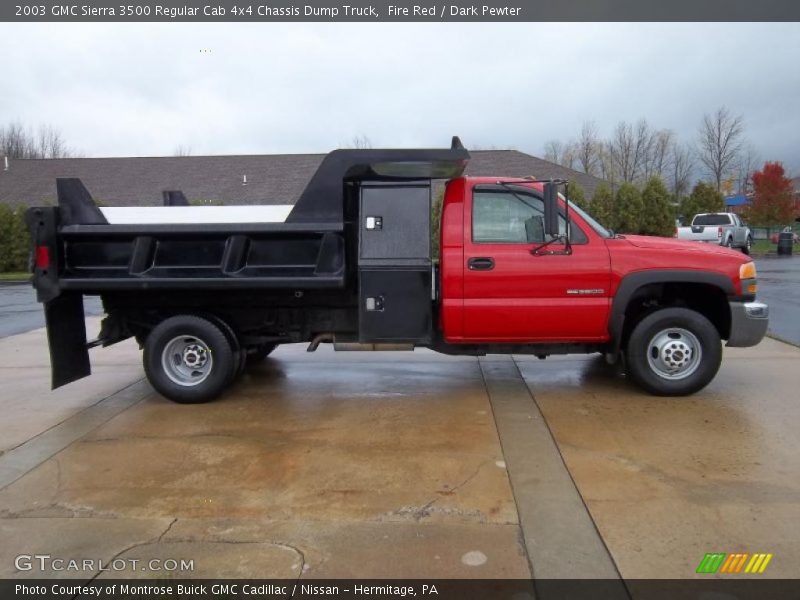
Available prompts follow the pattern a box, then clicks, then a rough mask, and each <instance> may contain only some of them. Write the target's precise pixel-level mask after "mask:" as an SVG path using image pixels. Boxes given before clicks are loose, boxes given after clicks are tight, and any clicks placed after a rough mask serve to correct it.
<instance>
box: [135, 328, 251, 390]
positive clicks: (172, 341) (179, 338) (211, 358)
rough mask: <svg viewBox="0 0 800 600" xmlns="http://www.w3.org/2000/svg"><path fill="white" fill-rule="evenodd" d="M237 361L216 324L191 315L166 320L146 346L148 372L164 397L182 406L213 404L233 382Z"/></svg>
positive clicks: (148, 337) (148, 338)
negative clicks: (210, 401) (211, 402)
mask: <svg viewBox="0 0 800 600" xmlns="http://www.w3.org/2000/svg"><path fill="white" fill-rule="evenodd" d="M237 366H238V365H237V357H236V355H235V353H234V351H233V348H231V344H230V342H229V341H228V338H227V336H226V335H225V334H224V333H223V332H222V331H221V330H220V328H219V327H217V326H216V325H215V324H213V323H212V322H210V321H208V320H206V319H203V318H200V317H195V316H191V315H179V316H175V317H170V318H168V319H165V320H164V321H162V322H161V323H159V324H158V325H156V327H155V328H153V330H152V331H151V332H150V334H149V335H148V336H147V339H146V340H145V344H144V371H145V373H146V375H147V379H148V380H149V381H150V384H151V385H152V386H153V387H154V388H155V389H156V390H157V391H158V392H159V393H160V394H161V395H163V396H165V397H166V398H169V399H170V400H172V401H174V402H179V403H182V404H198V403H201V402H208V401H209V400H213V399H214V398H216V397H217V396H218V395H219V394H221V393H222V391H223V390H224V389H225V388H226V387H227V385H228V384H229V383H230V382H231V380H232V379H233V376H234V373H235V372H236V368H237Z"/></svg>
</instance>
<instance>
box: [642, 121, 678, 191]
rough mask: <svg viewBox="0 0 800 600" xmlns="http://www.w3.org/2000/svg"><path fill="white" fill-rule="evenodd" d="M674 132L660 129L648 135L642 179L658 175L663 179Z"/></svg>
mask: <svg viewBox="0 0 800 600" xmlns="http://www.w3.org/2000/svg"><path fill="white" fill-rule="evenodd" d="M674 137H675V136H674V134H673V133H672V131H670V130H669V129H660V130H658V131H656V132H654V133H653V134H652V135H651V137H650V144H649V147H648V152H647V156H646V157H645V163H644V173H643V175H644V179H645V180H647V179H650V177H652V176H654V175H658V176H659V177H661V178H662V179H665V178H666V177H665V176H666V175H667V174H668V173H667V172H668V170H669V162H670V160H671V153H670V149H671V148H672V145H673V142H674Z"/></svg>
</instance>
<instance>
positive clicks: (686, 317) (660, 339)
mask: <svg viewBox="0 0 800 600" xmlns="http://www.w3.org/2000/svg"><path fill="white" fill-rule="evenodd" d="M625 352H626V353H625V358H626V362H627V367H628V373H629V374H630V376H631V378H632V379H633V380H634V381H635V382H636V383H637V384H639V385H640V386H641V387H642V388H644V389H645V390H647V391H648V392H650V393H651V394H655V395H657V396H686V395H689V394H693V393H694V392H697V391H698V390H701V389H703V388H704V387H705V386H706V385H708V384H709V383H710V382H711V380H712V379H714V376H715V375H716V374H717V371H718V370H719V365H720V363H721V362H722V342H721V341H720V336H719V332H718V331H717V329H716V327H714V325H713V324H712V323H711V321H709V320H708V319H707V318H706V317H705V316H703V315H701V314H700V313H698V312H696V311H693V310H689V309H686V308H664V309H661V310H658V311H656V312H654V313H651V314H649V315H648V316H646V317H645V318H643V319H642V320H641V321H640V322H639V323H638V324H637V325H636V326H635V327H634V329H633V332H632V333H631V336H630V338H629V340H628V346H627V348H626V351H625Z"/></svg>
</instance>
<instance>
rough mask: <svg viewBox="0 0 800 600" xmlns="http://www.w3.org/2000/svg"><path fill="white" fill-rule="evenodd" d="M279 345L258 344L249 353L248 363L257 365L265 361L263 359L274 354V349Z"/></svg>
mask: <svg viewBox="0 0 800 600" xmlns="http://www.w3.org/2000/svg"><path fill="white" fill-rule="evenodd" d="M277 347H278V344H263V345H261V346H258V347H257V348H255V349H254V350H252V351H250V352H248V353H247V364H248V365H257V364H258V363H260V362H263V360H264V359H265V358H267V357H268V356H269V355H270V354H272V351H273V350H275V348H277Z"/></svg>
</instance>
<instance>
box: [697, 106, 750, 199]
mask: <svg viewBox="0 0 800 600" xmlns="http://www.w3.org/2000/svg"><path fill="white" fill-rule="evenodd" d="M743 134H744V121H743V120H742V117H741V116H734V115H733V114H731V112H730V111H729V110H728V109H727V108H726V107H724V106H723V107H720V108H718V109H717V110H716V112H714V113H713V114H710V115H708V114H707V115H705V116H704V117H703V123H702V125H700V134H699V139H698V144H697V146H698V156H699V158H700V162H702V163H703V165H704V166H705V167H706V169H708V172H709V174H710V175H711V177H712V179H713V182H714V183H715V184H716V186H717V190H719V189H720V188H721V187H722V180H723V179H724V178H725V176H726V175H727V174H728V173H730V171H731V170H732V169H733V168H734V167H735V165H736V161H737V158H738V154H739V150H740V149H741V146H742V136H743Z"/></svg>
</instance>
